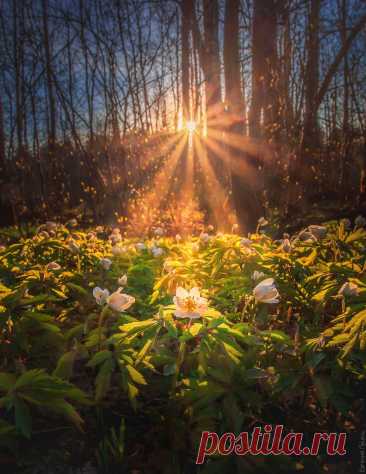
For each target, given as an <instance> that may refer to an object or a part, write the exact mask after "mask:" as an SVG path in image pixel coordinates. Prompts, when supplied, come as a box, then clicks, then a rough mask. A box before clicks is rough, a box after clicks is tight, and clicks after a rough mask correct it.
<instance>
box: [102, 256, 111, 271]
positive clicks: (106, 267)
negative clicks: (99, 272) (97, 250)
mask: <svg viewBox="0 0 366 474" xmlns="http://www.w3.org/2000/svg"><path fill="white" fill-rule="evenodd" d="M99 263H100V264H101V266H102V268H104V270H109V269H110V268H111V266H112V260H110V259H109V258H101V259H100V261H99Z"/></svg>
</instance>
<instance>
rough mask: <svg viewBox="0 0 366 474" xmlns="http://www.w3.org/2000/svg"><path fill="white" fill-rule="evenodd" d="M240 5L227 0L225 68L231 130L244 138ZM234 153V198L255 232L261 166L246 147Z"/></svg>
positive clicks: (243, 225)
mask: <svg viewBox="0 0 366 474" xmlns="http://www.w3.org/2000/svg"><path fill="white" fill-rule="evenodd" d="M239 5H240V0H226V8H225V30H224V72H225V93H226V94H225V95H226V97H225V98H226V106H227V132H228V134H229V141H230V135H231V134H232V135H236V136H238V137H242V138H243V132H244V97H243V88H242V87H241V71H240V56H239ZM228 151H229V153H230V170H231V185H232V193H233V202H234V207H235V211H236V215H237V219H238V223H239V226H240V230H241V232H242V233H247V232H253V231H254V230H255V228H256V226H257V221H258V219H259V217H261V214H262V210H261V206H260V200H259V199H258V193H257V190H256V189H255V188H256V184H257V183H258V179H257V178H258V176H257V173H258V172H257V168H256V167H255V166H251V163H250V159H249V155H248V154H247V153H246V152H245V151H244V150H239V149H238V148H234V147H230V146H229V147H228Z"/></svg>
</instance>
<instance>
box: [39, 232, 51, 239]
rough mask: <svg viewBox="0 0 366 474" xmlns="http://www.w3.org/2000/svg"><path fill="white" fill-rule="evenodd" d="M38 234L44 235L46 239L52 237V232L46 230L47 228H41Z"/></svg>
mask: <svg viewBox="0 0 366 474" xmlns="http://www.w3.org/2000/svg"><path fill="white" fill-rule="evenodd" d="M38 235H39V236H40V237H43V238H44V239H49V238H50V234H49V233H48V232H46V231H45V230H41V232H39V233H38Z"/></svg>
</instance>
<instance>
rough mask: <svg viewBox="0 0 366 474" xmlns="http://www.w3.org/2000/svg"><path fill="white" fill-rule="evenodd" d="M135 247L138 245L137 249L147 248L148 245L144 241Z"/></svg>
mask: <svg viewBox="0 0 366 474" xmlns="http://www.w3.org/2000/svg"><path fill="white" fill-rule="evenodd" d="M135 247H136V249H137V250H145V249H146V245H145V244H144V243H143V242H138V243H137V244H136V246H135Z"/></svg>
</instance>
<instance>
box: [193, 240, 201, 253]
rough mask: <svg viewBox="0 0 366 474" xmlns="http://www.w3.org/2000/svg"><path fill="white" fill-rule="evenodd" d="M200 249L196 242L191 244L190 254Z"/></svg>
mask: <svg viewBox="0 0 366 474" xmlns="http://www.w3.org/2000/svg"><path fill="white" fill-rule="evenodd" d="M199 249H200V246H199V244H198V243H197V242H193V244H192V252H198V251H199Z"/></svg>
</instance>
